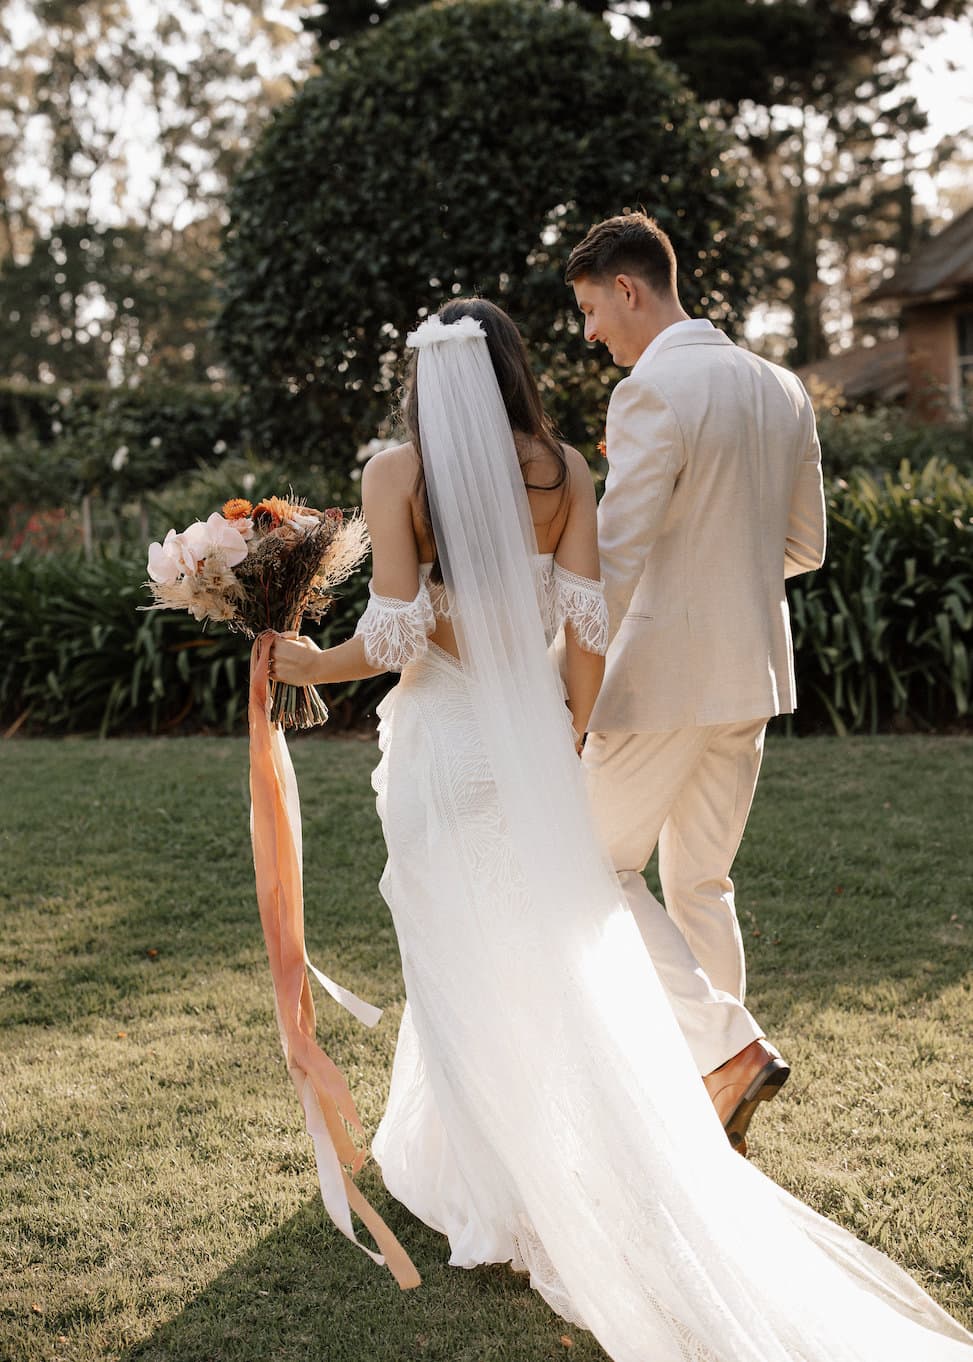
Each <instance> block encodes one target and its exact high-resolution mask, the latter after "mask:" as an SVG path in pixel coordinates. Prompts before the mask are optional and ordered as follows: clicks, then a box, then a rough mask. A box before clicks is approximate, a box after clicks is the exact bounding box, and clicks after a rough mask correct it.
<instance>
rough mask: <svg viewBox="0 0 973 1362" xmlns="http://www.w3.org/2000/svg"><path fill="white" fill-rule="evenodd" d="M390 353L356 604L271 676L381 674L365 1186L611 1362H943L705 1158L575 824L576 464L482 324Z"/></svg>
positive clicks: (684, 1063) (606, 874) (708, 1125)
mask: <svg viewBox="0 0 973 1362" xmlns="http://www.w3.org/2000/svg"><path fill="white" fill-rule="evenodd" d="M409 344H410V346H412V347H413V349H414V351H415V354H414V358H413V368H412V375H411V380H410V387H409V395H408V400H407V406H406V417H407V423H408V426H409V434H410V436H411V440H410V442H409V443H408V444H404V445H401V446H399V447H397V448H394V449H390V450H386V451H384V452H383V453H381V454H379V455H377V456H375V457H374V458H373V459H372V460H371V461H370V462H369V464H368V465H367V466H366V469H365V475H364V477H363V479H362V500H363V507H364V512H365V516H366V519H367V521H368V526H369V530H370V533H371V537H372V546H373V578H372V583H371V586H370V593H371V596H370V601H369V605H368V607H367V609H366V611H365V613H364V614H363V616H362V618H361V620H360V621H359V624H358V627H357V630H356V633H355V637H354V638H352V639H350V640H349V641H347V642H346V643H343V644H341V645H339V646H338V647H336V648H331V649H328V650H327V651H323V652H322V651H321V650H319V649H318V648H316V647H315V645H314V644H313V643H312V642H311V641H310V640H309V639H306V638H302V639H287V638H281V639H278V640H277V642H276V644H275V648H274V664H273V665H274V675H275V676H276V677H277V678H278V679H280V680H284V681H288V682H291V683H294V684H299V685H300V684H304V685H306V684H318V683H331V682H336V681H339V680H348V679H352V678H356V677H364V676H372V675H375V674H377V673H379V672H382V671H389V670H391V671H401V679H400V681H399V684H398V685H397V686H396V687H395V688H394V690H393V691H392V692H391V693H390V694H389V695H388V697H387V698H386V699H385V701H384V702H383V704H382V705H381V706H380V709H379V714H380V717H381V728H380V746H381V750H382V759H381V762H380V764H379V767H378V769H377V770H376V772H375V776H374V785H375V789H376V792H377V795H378V810H379V815H380V817H381V819H382V827H383V831H384V834H385V840H386V844H387V847H388V864H387V866H386V869H385V873H384V875H383V878H382V883H381V888H382V892H383V894H384V896H385V898H386V900H387V902H388V905H389V908H390V910H391V913H392V917H393V920H394V923H395V929H396V933H397V936H398V941H399V947H400V951H401V956H402V970H403V975H404V978H405V985H406V994H407V999H408V1002H407V1005H406V1009H405V1013H404V1015H403V1019H402V1026H401V1031H400V1034H399V1041H398V1048H397V1050H396V1055H395V1062H394V1066H393V1072H392V1084H391V1091H390V1095H389V1101H388V1107H387V1109H386V1112H385V1115H384V1117H383V1119H382V1122H381V1125H380V1127H379V1130H378V1133H377V1135H376V1137H375V1141H374V1144H373V1152H374V1154H375V1157H376V1159H377V1161H378V1162H379V1164H380V1165H381V1169H382V1174H383V1177H384V1179H385V1182H386V1185H387V1186H388V1188H389V1190H390V1192H391V1193H392V1194H393V1195H394V1196H396V1197H398V1198H399V1199H400V1200H401V1201H402V1202H404V1203H405V1205H407V1206H408V1207H409V1208H410V1209H411V1210H412V1211H413V1212H414V1213H415V1214H416V1215H418V1216H419V1217H420V1218H421V1219H422V1220H424V1221H425V1222H426V1223H427V1224H428V1225H430V1226H432V1227H433V1228H435V1229H437V1230H440V1231H441V1232H442V1233H443V1234H445V1235H446V1236H447V1237H448V1240H449V1245H450V1250H451V1255H450V1261H451V1262H452V1263H453V1264H455V1265H457V1266H461V1267H473V1266H475V1265H477V1264H479V1263H494V1262H510V1263H512V1264H513V1265H514V1266H515V1267H517V1268H519V1269H526V1270H527V1271H529V1272H530V1276H531V1282H532V1284H533V1285H534V1286H535V1287H536V1288H537V1290H538V1291H539V1292H540V1293H541V1294H542V1295H543V1296H544V1298H545V1299H546V1300H547V1301H548V1302H549V1303H550V1304H551V1306H552V1307H553V1308H554V1309H555V1310H556V1311H558V1312H559V1313H560V1314H561V1315H562V1316H563V1317H564V1318H565V1319H567V1320H570V1321H572V1322H574V1323H577V1324H580V1325H582V1326H584V1327H585V1328H587V1329H589V1330H591V1332H592V1333H593V1334H594V1335H595V1336H596V1337H597V1339H598V1340H599V1342H600V1343H601V1345H602V1346H603V1347H604V1349H605V1351H606V1352H607V1353H608V1354H609V1355H610V1356H611V1357H612V1358H613V1359H615V1362H973V1347H971V1345H973V1338H971V1336H970V1335H969V1334H967V1333H966V1331H965V1330H964V1329H962V1328H961V1326H960V1325H959V1324H957V1323H956V1321H954V1320H953V1319H951V1318H950V1316H949V1315H947V1314H946V1313H945V1312H943V1311H942V1310H941V1309H940V1308H939V1307H938V1306H937V1305H936V1304H935V1303H934V1302H933V1301H932V1300H931V1299H930V1297H928V1296H927V1295H926V1294H925V1293H924V1292H923V1291H921V1290H920V1288H919V1287H918V1286H917V1285H916V1284H915V1283H914V1282H913V1281H912V1279H911V1278H910V1277H909V1276H908V1275H907V1274H906V1273H905V1272H903V1271H902V1270H901V1269H899V1268H897V1267H896V1266H895V1265H894V1264H892V1263H891V1262H890V1261H889V1260H888V1259H887V1258H885V1257H884V1256H883V1255H882V1254H880V1253H879V1252H877V1251H876V1250H874V1249H871V1248H869V1247H868V1246H867V1245H865V1244H862V1243H860V1242H859V1241H858V1240H856V1239H855V1238H854V1237H853V1236H852V1235H850V1234H848V1233H847V1232H846V1231H844V1230H842V1229H840V1228H839V1227H838V1226H836V1225H834V1224H832V1223H831V1222H830V1221H828V1220H825V1219H824V1218H822V1217H821V1216H818V1215H817V1214H816V1213H815V1212H813V1211H811V1210H810V1209H809V1208H808V1207H806V1206H804V1205H802V1204H801V1203H800V1202H798V1201H796V1200H795V1199H794V1198H792V1197H790V1196H789V1195H788V1194H787V1193H786V1192H784V1191H783V1190H782V1189H781V1188H779V1187H777V1186H775V1185H774V1184H773V1183H772V1182H771V1181H770V1180H769V1179H767V1178H766V1177H765V1176H764V1175H763V1174H762V1173H760V1172H759V1170H758V1169H757V1168H755V1167H753V1166H752V1165H751V1164H749V1163H747V1162H746V1161H745V1160H744V1159H741V1158H740V1157H739V1156H738V1155H737V1154H736V1153H734V1152H733V1150H732V1149H731V1148H730V1146H729V1144H728V1143H727V1140H726V1137H725V1135H724V1132H723V1129H722V1127H721V1125H720V1122H719V1120H718V1118H717V1116H716V1113H715V1110H714V1108H713V1106H712V1104H711V1103H710V1101H709V1098H708V1097H707V1095H706V1091H705V1089H704V1087H703V1085H702V1083H701V1082H700V1079H699V1075H698V1072H697V1070H696V1068H695V1066H694V1064H693V1062H692V1059H691V1057H690V1054H689V1051H688V1049H687V1047H686V1044H685V1041H684V1040H683V1037H682V1034H681V1032H680V1031H679V1028H678V1026H677V1025H676V1022H675V1019H674V1017H673V1015H672V1012H671V1010H670V1008H669V1006H668V1003H667V1001H666V998H665V995H664V993H663V991H662V987H661V985H660V983H659V980H658V978H657V976H656V974H655V971H654V969H653V967H652V964H651V961H650V960H649V957H648V955H647V954H646V952H645V950H644V948H643V946H642V942H641V937H640V936H639V933H638V929H637V927H636V925H635V922H634V919H633V918H632V916H631V914H630V913H629V911H628V908H627V907H626V902H625V898H624V895H623V894H622V892H621V890H620V889H619V886H618V883H617V880H616V878H615V875H614V872H613V871H612V869H611V867H610V864H609V863H608V861H607V860H606V858H605V856H604V855H603V853H602V850H601V848H600V847H599V846H598V844H597V842H596V840H595V836H594V833H593V831H592V825H591V821H590V816H589V812H588V809H587V806H586V800H585V791H584V786H583V780H582V772H581V765H580V763H579V761H578V758H577V755H576V749H577V747H578V745H579V743H580V738H579V735H581V734H583V733H584V731H585V727H586V725H587V721H588V717H589V715H590V712H591V709H592V706H593V703H594V700H595V696H596V694H597V690H598V687H599V684H600V681H601V675H602V669H603V658H602V656H601V655H602V654H603V653H604V650H605V646H606V643H607V621H606V617H605V612H604V602H603V598H602V595H601V590H600V584H599V581H598V576H599V573H598V548H597V535H596V518H595V498H594V494H593V490H592V486H591V479H590V477H589V475H588V471H587V468H586V465H585V463H584V461H583V459H582V458H581V456H580V455H579V454H577V453H576V452H575V451H573V450H570V449H564V448H562V447H561V446H560V445H559V444H558V443H557V441H556V440H555V439H554V437H553V434H552V431H551V428H550V427H549V425H548V424H547V422H546V421H545V419H544V416H543V412H542V409H541V404H540V399H539V396H538V392H537V389H536V386H535V384H534V381H533V379H532V377H531V374H530V369H529V366H528V363H527V358H526V354H525V351H524V348H523V344H522V342H521V340H520V337H519V334H518V332H517V330H516V328H515V327H514V325H513V323H512V322H511V321H510V320H509V318H508V317H507V316H506V314H505V313H503V312H502V311H501V310H500V309H499V308H496V307H494V306H493V305H491V304H490V303H487V302H484V301H480V300H474V301H461V300H457V301H453V302H450V303H447V304H446V305H445V306H444V307H443V308H442V310H441V311H440V313H439V314H438V316H435V317H432V318H430V319H428V320H427V321H425V322H423V324H422V325H421V326H420V327H419V328H418V330H417V331H415V332H414V333H413V334H412V335H411V336H410V337H409ZM562 624H563V625H564V628H565V636H566V664H565V683H566V691H567V696H566V698H567V707H565V703H564V700H565V697H564V693H563V688H562V685H561V682H560V681H559V679H558V676H557V674H556V672H555V670H554V668H553V666H552V663H551V661H550V656H549V653H548V645H549V643H550V640H551V638H552V636H553V634H554V633H555V631H556V630H557V629H558V628H559V627H560V626H561V625H562Z"/></svg>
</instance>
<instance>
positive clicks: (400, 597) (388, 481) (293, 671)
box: [272, 446, 419, 686]
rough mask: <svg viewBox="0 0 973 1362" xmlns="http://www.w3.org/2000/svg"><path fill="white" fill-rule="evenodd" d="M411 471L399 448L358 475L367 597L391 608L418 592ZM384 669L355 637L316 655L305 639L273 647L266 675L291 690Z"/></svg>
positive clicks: (314, 647) (353, 678) (316, 649)
mask: <svg viewBox="0 0 973 1362" xmlns="http://www.w3.org/2000/svg"><path fill="white" fill-rule="evenodd" d="M414 476H415V475H414V469H413V468H412V467H411V466H410V460H409V458H408V457H407V456H405V452H404V450H403V448H402V446H398V447H397V448H395V449H388V450H384V451H383V452H382V453H381V454H375V455H374V456H373V457H372V458H371V459H370V460H369V461H368V463H367V464H366V465H365V468H364V470H363V473H362V483H361V489H362V513H363V514H364V517H365V522H366V524H367V525H368V532H369V535H370V537H371V541H372V593H373V596H378V597H382V598H389V600H391V601H395V602H403V603H404V602H410V601H412V600H414V598H415V597H416V594H417V592H418V590H419V555H418V551H417V549H416V541H415V534H414V533H413V529H412V510H411V504H410V494H411V490H412V484H413V480H414ZM386 670H388V668H387V667H383V666H374V665H372V663H371V662H369V660H368V658H367V657H366V640H365V637H364V636H363V635H361V634H356V635H355V637H354V638H350V639H348V640H347V641H346V642H345V643H339V644H338V645H337V646H336V647H334V648H325V649H321V648H319V647H318V646H317V644H316V643H314V642H313V640H311V639H309V638H280V639H277V641H276V642H275V644H274V656H273V664H272V674H273V676H274V679H275V680H277V681H285V682H287V683H288V684H289V685H292V686H320V685H329V684H334V683H337V682H339V681H358V680H361V679H363V678H364V677H368V676H380V675H381V674H382V672H384V671H386Z"/></svg>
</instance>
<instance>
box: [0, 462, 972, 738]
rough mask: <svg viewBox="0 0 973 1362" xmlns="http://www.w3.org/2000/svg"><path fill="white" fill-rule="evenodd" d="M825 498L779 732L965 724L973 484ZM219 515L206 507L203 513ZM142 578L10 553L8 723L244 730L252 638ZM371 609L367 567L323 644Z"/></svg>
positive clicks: (139, 566) (888, 483) (346, 695)
mask: <svg viewBox="0 0 973 1362" xmlns="http://www.w3.org/2000/svg"><path fill="white" fill-rule="evenodd" d="M206 476H210V475H206ZM201 485H202V484H201ZM273 485H274V486H279V484H278V483H274V484H273ZM299 490H303V485H302V486H301V488H300V489H299ZM207 495H209V494H207ZM828 504H829V532H830V543H829V549H828V559H827V562H826V564H825V566H824V567H823V568H821V569H820V570H819V571H818V572H815V573H811V574H808V575H807V576H805V577H799V578H796V579H795V580H794V581H793V582H792V583H791V585H790V588H789V593H788V594H789V596H790V600H791V611H792V617H793V623H794V643H795V651H796V658H797V678H798V691H799V703H800V707H799V709H798V713H797V715H796V716H795V717H794V718H793V719H792V720H790V721H787V722H786V723H783V724H782V726H783V727H785V728H787V729H788V731H798V732H810V731H815V730H820V729H822V728H823V729H831V730H834V731H836V732H838V733H847V732H869V731H872V732H873V731H875V730H876V729H883V728H888V727H893V728H894V727H899V728H901V727H924V728H939V729H944V728H945V729H948V728H951V727H955V726H957V725H962V724H966V723H968V721H969V716H970V713H971V709H973V678H971V667H970V658H971V654H973V479H970V478H966V477H963V476H962V475H961V474H959V473H958V472H957V471H956V470H955V469H953V468H950V467H949V466H947V465H944V464H942V463H940V462H938V461H933V462H931V463H929V464H928V465H927V466H926V467H925V468H924V469H922V470H921V471H920V472H913V470H912V469H911V468H909V467H908V466H907V465H903V467H902V468H901V469H900V470H899V476H898V477H897V478H896V477H893V476H891V475H888V474H886V475H883V476H882V477H873V476H870V475H868V474H865V473H857V474H854V475H853V476H852V477H851V478H850V479H848V480H847V481H846V480H843V479H836V480H834V481H832V482H831V484H830V485H829V490H828ZM210 509H213V502H212V501H209V500H207V502H206V504H205V505H203V506H201V507H200V510H199V512H198V513H199V514H200V515H201V514H202V513H203V512H204V511H207V510H210ZM177 522H178V523H180V524H181V518H177ZM144 578H145V555H144V551H140V552H139V553H138V555H137V556H129V555H126V556H124V557H122V558H109V557H105V556H101V557H97V558H95V559H94V560H93V561H91V562H85V561H84V560H83V559H81V558H80V557H79V556H77V555H63V556H50V557H44V556H38V555H35V554H30V553H26V552H25V553H22V554H20V555H18V556H16V557H12V558H8V559H3V558H0V723H2V724H3V725H4V726H5V727H6V726H9V725H11V724H13V723H15V722H16V721H17V720H18V719H19V718H21V716H23V715H24V714H25V712H29V713H28V716H27V718H26V720H25V731H28V732H65V731H70V730H89V731H90V730H96V731H100V732H103V733H116V732H122V731H125V730H131V729H133V728H135V729H149V730H150V731H159V730H165V729H167V728H172V727H180V726H191V727H197V728H198V727H209V728H219V729H222V730H224V731H228V730H231V729H233V728H234V727H237V726H240V725H242V724H243V722H244V718H245V712H246V698H245V692H246V684H247V655H248V651H249V645H248V643H247V641H246V640H245V639H243V638H241V637H239V636H237V635H232V634H229V633H228V632H227V631H226V630H224V629H223V628H222V627H214V628H213V629H212V630H209V631H205V632H204V631H202V630H201V629H200V626H199V625H197V624H196V622H195V621H194V620H192V619H191V618H190V617H189V616H188V615H180V614H175V613H170V612H158V613H148V614H145V613H139V612H138V611H137V606H138V605H140V604H143V603H144V602H145V601H146V600H147V595H146V593H145V592H144V591H143V589H142V586H141V583H142V582H143V581H144ZM366 601H367V573H366V572H362V573H360V574H359V575H358V576H357V577H356V578H355V579H354V580H353V581H352V582H349V583H348V584H347V585H346V586H345V587H344V588H343V593H342V597H341V599H340V600H339V601H338V603H337V605H336V607H335V609H334V610H333V611H332V614H331V615H330V616H329V617H328V619H327V620H326V621H325V623H324V626H323V628H322V629H321V630H315V631H314V634H315V637H317V639H318V641H319V642H320V643H321V645H322V646H324V647H327V646H330V645H331V644H334V643H339V642H341V641H343V640H344V639H346V638H348V637H349V636H350V634H351V632H352V630H353V629H354V626H355V622H356V620H357V619H358V617H359V615H360V614H361V612H362V610H363V609H364V607H365V604H366ZM390 683H391V681H390V678H388V677H379V678H377V679H375V680H370V681H366V682H352V683H349V684H347V685H343V686H335V687H332V688H330V690H329V691H328V692H326V699H327V701H328V703H329V705H330V706H331V708H332V717H333V721H334V725H335V726H340V725H342V724H346V723H351V722H354V721H356V720H358V719H360V718H362V717H363V716H365V715H368V714H370V713H371V712H373V710H374V706H375V702H376V700H377V699H378V697H379V696H381V695H382V694H383V693H384V692H385V690H387V689H388V686H389V685H390Z"/></svg>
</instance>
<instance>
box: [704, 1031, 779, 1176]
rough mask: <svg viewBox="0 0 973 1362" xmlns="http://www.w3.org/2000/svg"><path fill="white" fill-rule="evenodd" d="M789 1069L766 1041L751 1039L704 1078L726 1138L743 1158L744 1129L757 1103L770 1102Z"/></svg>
mask: <svg viewBox="0 0 973 1362" xmlns="http://www.w3.org/2000/svg"><path fill="white" fill-rule="evenodd" d="M790 1072H791V1071H790V1066H789V1065H787V1064H785V1063H784V1061H783V1059H782V1058H781V1056H780V1053H779V1052H778V1051H777V1050H775V1049H774V1047H773V1046H772V1045H771V1044H770V1043H769V1042H768V1041H766V1040H753V1041H751V1042H750V1044H749V1045H748V1046H746V1048H745V1049H743V1050H741V1051H740V1052H739V1054H736V1055H734V1056H733V1057H732V1059H728V1060H727V1061H726V1063H725V1064H721V1065H720V1067H719V1068H718V1069H714V1070H713V1072H712V1073H711V1074H705V1075H704V1076H703V1082H704V1083H705V1085H706V1091H707V1092H708V1093H709V1095H710V1098H711V1100H712V1103H713V1106H714V1107H715V1108H716V1114H717V1116H719V1118H720V1120H721V1121H722V1122H723V1129H724V1130H725V1131H726V1137H727V1139H728V1140H729V1141H730V1144H731V1145H732V1146H733V1148H734V1149H736V1150H738V1151H739V1152H740V1153H741V1154H743V1156H744V1157H746V1153H747V1138H746V1137H747V1127H748V1126H749V1125H750V1121H751V1119H752V1117H753V1113H754V1112H755V1111H756V1109H757V1103H758V1102H769V1101H770V1099H771V1098H772V1097H776V1096H777V1093H778V1092H779V1091H780V1089H781V1088H782V1087H783V1086H784V1084H785V1083H786V1082H787V1080H788V1078H789V1077H790Z"/></svg>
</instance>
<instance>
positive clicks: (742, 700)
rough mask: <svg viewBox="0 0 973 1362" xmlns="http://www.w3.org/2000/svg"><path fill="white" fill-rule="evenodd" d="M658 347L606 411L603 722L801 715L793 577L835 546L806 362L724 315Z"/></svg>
mask: <svg viewBox="0 0 973 1362" xmlns="http://www.w3.org/2000/svg"><path fill="white" fill-rule="evenodd" d="M650 351H651V353H650ZM650 351H646V353H645V354H644V355H643V356H642V358H641V359H640V360H639V361H638V363H637V364H636V365H635V367H634V368H633V370H632V372H631V374H629V376H628V377H627V378H625V379H623V380H622V382H621V383H619V385H618V387H617V388H616V389H615V391H614V392H613V394H612V398H611V402H610V404H609V408H608V425H607V432H606V444H607V453H608V464H609V473H608V479H607V482H606V484H605V494H604V497H603V498H602V501H601V505H600V507H599V511H598V535H599V545H600V549H601V566H602V574H603V575H604V577H605V588H606V596H607V600H608V609H609V617H610V621H611V637H612V643H611V646H610V648H609V651H608V657H607V667H606V673H605V682H604V686H603V687H602V690H601V694H600V696H599V698H598V702H597V704H596V706H595V710H594V713H593V715H592V718H591V723H590V725H589V727H590V728H591V729H592V730H593V731H597V730H616V731H617V730H624V731H626V732H633V733H638V732H649V731H655V730H660V729H674V728H686V727H692V726H696V725H702V724H722V723H737V722H742V721H744V720H747V719H759V718H763V717H769V716H770V715H772V714H785V713H789V712H790V711H791V710H793V709H794V706H795V702H796V693H795V685H794V658H793V648H792V645H791V632H790V619H789V615H788V609H787V599H786V596H785V593H784V579H785V577H789V576H793V575H795V574H797V573H800V572H808V571H810V570H812V569H813V568H816V567H820V565H821V563H822V562H823V561H824V550H825V510H824V490H823V485H822V478H821V448H820V445H819V443H818V438H817V432H816V430H815V424H814V412H813V410H812V408H811V403H810V401H809V399H808V396H807V393H806V392H805V391H804V388H803V387H802V385H801V382H800V380H799V379H798V378H796V377H795V375H794V374H792V373H789V372H788V371H787V370H785V369H782V368H779V367H778V366H777V365H774V364H770V363H768V362H767V361H766V360H762V359H760V358H758V357H757V356H756V355H753V354H750V352H749V351H747V350H743V349H741V348H740V347H739V346H737V345H734V344H733V342H732V341H731V340H729V338H728V337H727V336H725V335H723V333H722V332H721V331H717V330H716V329H715V327H714V328H710V329H708V330H707V329H706V328H699V327H690V328H686V329H683V328H681V327H678V326H677V327H675V328H671V329H670V330H667V331H665V332H663V333H662V334H661V336H660V337H659V339H658V342H657V344H654V345H653V346H652V347H650Z"/></svg>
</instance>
